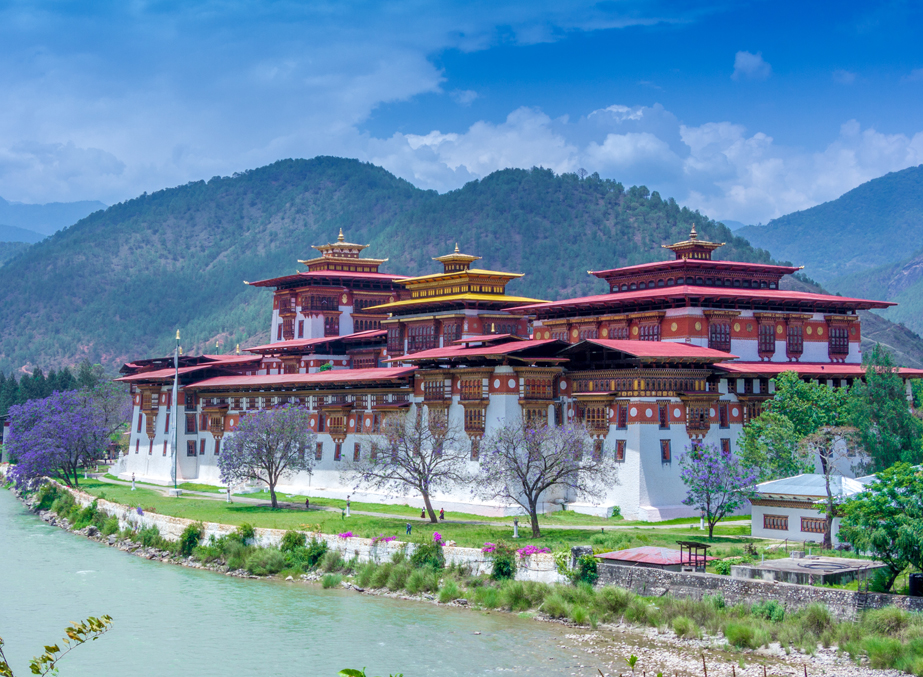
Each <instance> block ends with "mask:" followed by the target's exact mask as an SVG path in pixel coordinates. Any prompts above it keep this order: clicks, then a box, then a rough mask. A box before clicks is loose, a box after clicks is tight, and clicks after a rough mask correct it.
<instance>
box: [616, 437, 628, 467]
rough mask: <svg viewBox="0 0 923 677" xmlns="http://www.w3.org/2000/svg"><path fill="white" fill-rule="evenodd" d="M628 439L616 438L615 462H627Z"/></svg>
mask: <svg viewBox="0 0 923 677" xmlns="http://www.w3.org/2000/svg"><path fill="white" fill-rule="evenodd" d="M627 444H628V443H627V440H616V441H615V462H616V463H624V462H625V447H626V446H627Z"/></svg>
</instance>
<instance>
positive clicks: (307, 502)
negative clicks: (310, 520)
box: [304, 498, 311, 510]
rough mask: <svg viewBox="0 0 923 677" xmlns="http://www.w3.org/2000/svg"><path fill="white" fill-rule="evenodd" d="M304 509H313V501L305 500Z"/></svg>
mask: <svg viewBox="0 0 923 677" xmlns="http://www.w3.org/2000/svg"><path fill="white" fill-rule="evenodd" d="M304 509H305V510H310V509H311V499H310V498H306V499H304Z"/></svg>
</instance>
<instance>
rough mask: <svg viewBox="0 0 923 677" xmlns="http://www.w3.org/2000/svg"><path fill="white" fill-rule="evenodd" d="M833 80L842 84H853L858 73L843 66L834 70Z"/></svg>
mask: <svg viewBox="0 0 923 677" xmlns="http://www.w3.org/2000/svg"><path fill="white" fill-rule="evenodd" d="M833 81H834V82H837V83H839V84H841V85H851V84H853V83H854V82H855V81H856V74H855V73H853V72H852V71H847V70H843V69H842V68H841V69H838V70H835V71H833Z"/></svg>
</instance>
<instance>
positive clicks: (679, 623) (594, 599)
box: [29, 497, 923, 676]
mask: <svg viewBox="0 0 923 677" xmlns="http://www.w3.org/2000/svg"><path fill="white" fill-rule="evenodd" d="M29 500H31V501H32V503H33V505H34V504H35V503H36V497H32V498H31V499H29ZM123 507H124V506H123ZM40 514H41V516H42V519H44V520H45V521H47V522H49V523H53V524H56V525H57V526H61V527H65V528H72V526H73V525H72V524H71V522H70V521H69V520H61V519H60V518H59V517H57V516H55V515H52V514H50V513H49V512H47V511H43V512H41V513H40ZM104 524H105V523H104ZM226 532H227V533H225V534H224V535H223V536H219V537H218V538H217V539H215V542H217V541H218V540H219V539H222V538H223V539H225V541H224V543H227V544H231V543H232V541H233V539H232V538H230V535H231V534H233V533H235V531H234V530H231V529H228V530H226ZM78 533H81V534H82V535H85V536H87V537H90V538H93V539H95V540H99V541H101V542H104V543H105V544H107V545H110V546H112V547H117V548H119V549H121V550H124V551H126V552H129V553H130V554H134V555H136V556H141V557H145V558H147V559H155V560H158V561H162V562H169V563H174V564H181V565H183V566H188V567H193V568H201V569H211V570H213V571H216V572H221V573H225V574H226V575H232V576H241V577H248V578H250V577H252V578H256V577H258V576H256V575H255V574H254V573H252V572H248V571H246V570H243V571H242V570H240V569H237V570H235V569H232V568H231V567H229V565H228V563H227V562H222V561H221V560H220V558H219V559H216V560H214V561H211V562H201V561H197V560H196V558H195V557H190V556H186V557H181V556H178V555H177V554H176V553H175V552H173V551H171V550H169V549H163V548H157V547H153V546H149V545H148V546H145V545H144V544H143V543H138V542H137V541H134V540H132V539H131V538H128V537H126V534H125V533H124V532H123V533H121V534H115V533H111V534H108V535H107V534H105V533H103V532H102V531H101V530H100V528H99V527H98V526H94V525H87V526H86V527H83V528H82V529H80V530H78ZM206 547H213V548H216V549H217V550H218V551H219V552H220V550H221V548H219V547H218V546H202V549H203V551H204V550H205V548H206ZM248 547H252V546H248ZM265 550H266V551H267V552H269V551H270V550H271V549H265ZM275 552H276V553H279V550H278V549H276V550H275ZM330 552H331V553H335V555H334V556H327V554H326V553H325V554H324V557H323V558H322V559H319V560H317V561H315V562H314V563H313V565H312V570H311V571H308V572H305V573H301V574H299V575H298V576H297V577H296V576H293V575H292V574H291V573H289V574H288V575H287V576H286V578H288V579H289V580H288V583H289V584H298V583H301V582H303V583H313V584H317V583H320V584H321V585H322V586H323V587H328V588H329V587H345V588H347V589H350V590H353V591H356V592H361V593H363V594H376V595H382V596H389V597H396V598H400V599H404V600H412V601H416V602H424V603H429V604H441V605H444V606H452V607H463V608H469V609H475V610H476V611H478V612H480V613H492V612H496V611H499V610H504V611H507V612H513V613H518V614H519V615H524V614H525V615H527V616H529V617H532V618H535V619H536V620H541V621H545V622H556V623H568V624H571V625H573V626H574V627H579V626H595V627H596V628H597V631H596V632H591V633H580V634H577V635H575V636H574V637H575V638H574V639H573V642H574V644H573V646H574V648H575V649H576V648H577V647H579V648H580V650H581V651H585V652H586V654H587V656H588V657H591V658H592V659H593V660H594V662H593V663H592V665H599V666H600V667H601V668H602V669H603V670H604V671H605V670H608V672H606V674H619V672H620V671H621V672H627V671H628V668H627V667H625V666H624V663H622V664H621V665H622V667H621V668H620V667H619V665H620V664H619V661H620V660H621V659H623V658H628V657H629V656H631V655H632V654H634V655H637V656H639V657H640V659H641V661H642V662H641V663H639V665H637V666H635V670H634V672H637V671H638V670H644V671H647V670H650V671H651V672H652V673H653V672H656V671H662V672H664V673H665V674H672V673H676V674H690V675H692V674H702V670H701V669H700V667H701V666H700V663H701V657H702V656H703V655H704V656H705V661H706V664H710V665H709V670H710V672H711V673H712V674H718V673H722V674H723V673H724V672H727V674H732V673H736V672H740V674H742V675H748V674H753V675H754V676H758V675H759V674H760V671H761V670H762V667H765V666H769V668H770V669H771V670H772V673H773V674H784V673H788V674H796V673H797V674H802V673H803V671H804V669H805V666H808V670H809V674H837V675H879V676H881V675H882V674H883V673H881V672H879V671H873V670H869V668H868V667H867V666H868V665H874V664H876V662H877V663H878V664H882V665H883V664H884V663H883V661H884V660H885V658H886V657H885V656H884V652H883V649H887V650H890V652H891V653H892V654H893V653H894V651H895V645H894V644H893V643H894V642H897V646H898V647H901V646H904V645H905V644H908V643H913V642H914V641H916V640H917V639H918V638H919V637H921V636H923V622H921V621H920V619H919V618H918V616H919V615H914V614H907V613H906V612H901V611H899V610H884V612H883V613H882V612H874V613H873V614H872V615H870V616H869V617H868V618H866V619H863V620H862V621H860V622H859V623H836V622H835V621H833V619H832V618H831V617H830V614H829V612H828V613H824V611H825V610H822V609H819V608H815V609H813V610H809V611H810V613H801V614H799V613H795V614H787V619H785V620H783V619H782V618H778V619H775V620H773V619H772V618H771V617H767V618H762V616H759V615H758V614H756V615H755V614H754V609H751V608H749V607H748V608H738V607H734V608H726V607H724V605H723V602H720V601H719V600H676V599H672V598H669V597H664V598H658V599H653V600H652V599H646V598H643V597H639V596H636V595H632V594H631V593H628V592H627V591H620V590H618V589H614V588H605V589H600V590H594V589H593V588H589V587H588V586H577V587H575V586H572V585H547V584H543V583H539V582H530V581H510V582H505V583H498V582H494V581H491V580H489V579H486V578H485V577H484V576H483V575H481V576H478V575H477V573H472V571H470V569H469V570H465V567H464V566H459V565H458V564H453V565H451V566H450V567H449V568H448V569H445V570H442V571H440V572H438V574H437V573H436V572H432V571H430V572H427V571H422V570H418V569H415V568H413V567H411V566H409V564H408V562H407V555H408V553H407V550H406V549H404V550H403V551H395V553H393V554H392V556H391V557H390V558H378V560H376V561H366V562H365V563H364V564H360V563H359V562H358V557H355V558H354V559H353V560H352V561H346V560H345V559H344V558H343V557H342V554H341V553H340V552H339V551H330ZM200 554H201V553H200ZM212 554H213V555H214V554H215V551H214V550H213V551H212ZM278 557H282V555H281V554H279V555H278ZM282 574H285V571H283V572H282ZM782 611H783V613H784V610H782ZM875 614H877V615H875ZM771 615H772V612H770V613H769V614H767V616H771ZM883 624H884V625H883ZM885 625H886V626H887V628H886V630H887V632H886V633H885V635H888V634H890V635H891V637H890V638H888V637H887V636H885V637H881V636H880V635H881V634H882V633H881V632H879V631H880V630H882V628H883V627H884V626H885ZM900 637H902V638H903V640H904V641H902V639H900ZM578 638H579V639H578ZM887 639H890V641H891V642H892V643H891V644H890V645H887V646H884V647H882V646H879V645H880V644H881V642H883V641H885V640H887ZM868 640H875V641H873V642H872V643H871V644H870V643H869V641H868ZM879 640H880V641H879ZM875 642H878V644H875ZM824 645H828V646H829V648H823V646H824ZM840 645H841V646H842V648H843V651H842V652H839V654H838V653H837V650H836V647H837V646H840ZM626 652H627V653H626ZM847 653H851V654H852V655H853V656H856V657H862V656H865V658H864V659H863V660H864V661H865V663H866V665H865V666H858V665H856V664H854V663H853V662H851V661H850V660H849V658H848V657H847ZM693 657H694V658H695V660H693ZM898 658H900V656H899V657H898ZM904 659H905V660H904V663H902V665H903V667H904V669H908V668H909V669H908V671H909V672H913V673H915V674H921V672H923V662H919V661H918V662H917V663H916V664H915V663H914V656H909V657H908V656H904ZM892 661H893V656H892ZM646 664H647V665H646ZM715 670H717V671H718V672H717V673H716V672H715Z"/></svg>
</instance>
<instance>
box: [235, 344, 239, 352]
mask: <svg viewBox="0 0 923 677" xmlns="http://www.w3.org/2000/svg"><path fill="white" fill-rule="evenodd" d="M235 352H236V353H237V354H238V355H240V344H239V343H238V344H237V348H236V349H235Z"/></svg>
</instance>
